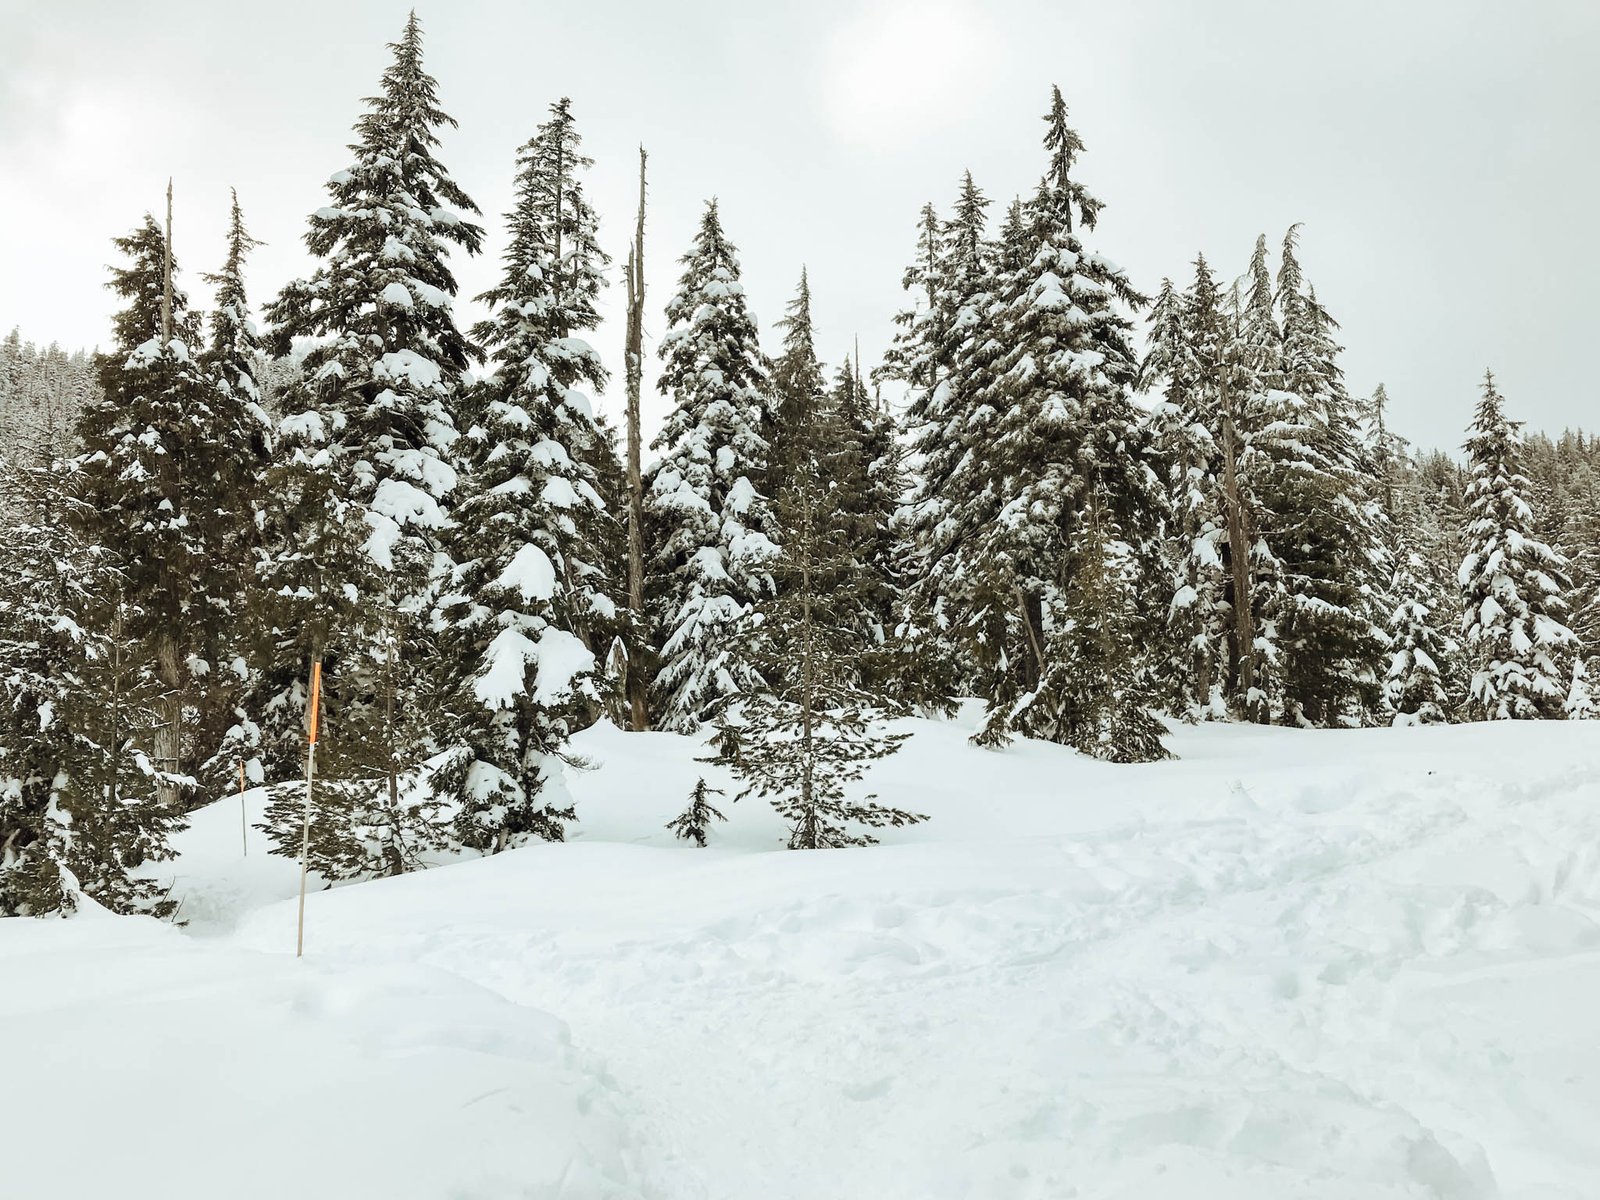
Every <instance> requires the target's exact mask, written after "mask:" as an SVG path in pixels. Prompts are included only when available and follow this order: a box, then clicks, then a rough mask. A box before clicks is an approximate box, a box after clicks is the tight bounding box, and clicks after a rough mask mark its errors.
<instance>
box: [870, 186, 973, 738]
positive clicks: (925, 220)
mask: <svg viewBox="0 0 1600 1200" xmlns="http://www.w3.org/2000/svg"><path fill="white" fill-rule="evenodd" d="M967 178H968V191H970V192H973V193H975V192H976V188H974V187H972V186H971V184H970V180H971V176H970V174H969V175H968V177H967ZM985 203H987V202H982V203H979V204H975V205H972V206H970V208H969V211H975V212H976V215H977V218H978V219H979V220H980V222H981V217H982V209H983V204H985ZM980 233H981V227H980ZM950 265H952V264H951V262H950V261H948V260H947V247H946V244H945V225H944V223H943V222H941V221H940V220H939V216H938V213H937V212H936V211H935V210H934V207H933V205H931V204H926V205H924V206H923V208H922V212H921V214H920V215H919V218H918V222H917V246H916V256H915V258H914V260H913V261H912V264H911V265H910V266H909V267H908V268H907V269H906V272H905V275H904V277H903V278H902V280H901V286H902V288H903V289H904V290H905V292H906V293H907V295H908V304H909V306H908V307H907V308H904V309H902V310H901V311H900V312H899V313H897V314H896V316H895V323H896V325H897V326H898V327H899V328H898V329H897V331H896V333H895V337H894V342H893V344H892V345H891V346H890V348H889V351H888V353H887V354H886V355H885V356H884V361H883V363H882V364H881V365H880V366H879V368H878V369H877V370H876V371H875V372H874V373H873V379H874V380H875V381H877V382H879V383H882V382H884V381H889V382H893V383H899V384H903V385H904V386H905V388H906V396H907V400H906V409H907V415H906V420H905V430H904V431H905V433H906V435H907V440H908V441H909V442H910V443H912V444H911V446H910V447H909V449H907V448H902V446H901V445H900V441H899V432H900V431H898V430H896V431H894V432H893V433H892V434H891V447H890V448H887V449H886V451H885V454H886V457H885V458H884V459H883V460H882V461H883V462H884V463H885V464H887V465H886V467H885V468H884V470H886V471H890V472H892V473H893V475H894V476H896V477H898V478H896V479H895V480H894V482H893V486H894V488H895V494H896V508H895V510H894V515H893V517H892V518H891V522H890V526H889V528H890V531H891V532H892V534H893V535H894V540H895V550H894V556H895V567H896V569H895V571H894V575H895V576H896V578H897V588H896V590H897V595H896V598H895V601H894V605H893V612H892V619H891V624H890V627H889V636H888V640H887V644H886V647H885V650H884V653H883V655H882V658H881V660H880V662H879V664H878V670H879V673H880V676H881V678H882V681H883V682H884V684H885V685H886V686H888V687H890V688H891V689H892V690H893V692H894V694H895V695H898V696H901V697H904V698H905V701H906V703H907V704H908V705H909V706H911V707H912V708H915V709H918V710H921V711H925V712H933V713H938V712H943V713H948V712H951V711H953V710H954V706H955V697H956V695H957V694H958V693H959V691H960V690H961V686H962V683H963V679H962V668H961V666H960V665H959V662H958V655H957V652H956V650H955V647H954V645H953V644H952V640H951V637H950V623H949V621H948V619H947V618H946V615H945V612H944V599H943V596H942V595H941V594H940V591H939V588H938V587H937V584H936V582H935V580H934V579H933V571H932V566H933V564H931V563H930V562H929V561H928V557H927V556H928V553H929V552H930V551H931V549H932V547H933V544H934V543H933V537H932V534H933V529H934V527H935V524H936V509H935V508H934V507H933V505H932V503H931V502H932V501H933V499H934V490H933V488H931V487H929V486H927V485H926V484H925V483H924V482H923V481H924V480H925V479H926V478H927V477H928V476H929V475H930V473H931V474H938V473H939V472H940V469H941V468H940V467H939V466H938V465H937V464H936V465H935V466H933V467H932V468H929V467H928V464H927V455H928V451H929V450H930V449H933V448H935V447H937V446H938V445H939V443H938V439H937V429H938V426H939V422H940V419H941V414H942V412H943V409H944V407H945V406H946V403H947V400H948V387H947V379H948V374H949V368H950V363H949V361H948V357H947V356H948V353H949V345H950V343H949V340H948V336H947V330H946V322H947V320H948V318H949V316H950V300H951V295H952V293H951V291H950V289H949V287H948V286H947V280H946V278H945V274H944V272H945V270H946V269H947V267H949V266H950ZM888 455H892V458H893V461H892V463H891V461H890V458H889V457H887V456H888ZM887 479H888V476H886V480H887Z"/></svg>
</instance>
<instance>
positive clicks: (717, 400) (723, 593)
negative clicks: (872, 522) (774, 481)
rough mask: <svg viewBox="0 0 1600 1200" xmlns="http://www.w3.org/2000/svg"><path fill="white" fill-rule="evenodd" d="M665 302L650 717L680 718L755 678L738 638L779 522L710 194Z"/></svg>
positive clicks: (760, 399) (752, 353) (754, 345)
mask: <svg viewBox="0 0 1600 1200" xmlns="http://www.w3.org/2000/svg"><path fill="white" fill-rule="evenodd" d="M683 262H684V273H683V278H682V280H681V282H680V284H679V288H678V292H677V295H675V296H674V297H673V299H672V301H671V302H670V303H669V304H668V305H667V319H668V321H669V323H670V324H669V328H668V330H667V333H666V335H665V336H664V337H663V338H662V341H661V354H662V357H663V359H664V360H665V369H664V370H663V372H662V375H661V387H662V389H663V390H664V391H666V392H668V393H669V394H670V395H671V396H672V398H673V409H672V412H671V413H670V414H669V415H668V417H667V421H666V424H665V425H664V426H663V427H662V430H661V432H660V434H658V435H657V437H656V440H655V442H654V446H655V448H656V449H657V450H659V451H660V453H661V458H660V461H659V462H658V464H657V466H656V468H655V471H654V474H653V475H652V477H651V479H650V484H649V495H648V497H647V508H648V516H649V522H650V524H651V525H652V526H653V528H654V531H655V535H656V536H655V539H654V540H655V545H656V551H655V554H654V558H653V561H652V564H651V576H650V579H649V581H648V582H649V589H648V591H649V607H650V612H651V617H652V623H653V624H654V625H655V627H656V629H657V630H658V644H659V646H660V662H661V667H660V670H659V672H658V673H657V675H656V680H655V686H656V691H657V692H658V694H659V697H660V700H659V707H658V708H657V712H658V713H659V717H658V720H657V723H658V725H659V727H661V728H664V729H675V730H679V731H688V730H692V729H693V728H694V727H695V726H696V725H697V724H698V723H699V722H701V721H702V720H705V719H706V718H707V717H708V716H710V715H711V713H712V711H713V710H714V709H715V707H716V706H717V705H718V703H719V702H720V701H721V700H722V699H723V698H724V697H727V696H730V695H734V694H737V693H742V692H747V691H750V690H752V689H754V688H758V687H760V686H761V677H760V675H759V673H758V672H757V671H756V669H755V668H754V666H752V665H751V663H750V662H749V661H747V660H746V659H745V658H744V657H743V656H742V654H741V652H740V651H739V649H738V647H739V646H740V645H742V644H743V643H744V642H745V641H746V640H747V639H745V638H744V637H743V636H742V635H743V634H744V633H745V632H746V631H747V630H748V628H749V626H750V624H751V622H752V621H753V620H754V616H755V612H756V605H757V604H759V603H760V601H761V600H762V599H764V598H765V597H767V596H769V595H770V594H771V592H772V587H773V581H772V567H771V563H772V559H773V558H774V556H775V555H776V553H777V547H776V544H775V543H776V537H775V535H776V533H777V525H776V523H775V521H774V519H773V516H772V513H771V510H770V507H769V504H768V501H767V499H766V497H764V496H763V495H762V494H761V492H760V491H759V484H760V482H761V481H762V480H764V479H765V478H766V476H767V471H768V463H769V458H768V455H769V447H768V444H767V439H766V437H765V436H764V433H763V430H765V429H768V428H770V425H771V411H772V401H771V392H770V383H769V380H768V376H767V369H766V363H765V359H764V357H763V356H762V354H761V349H760V346H759V343H758V341H757V336H756V324H755V318H754V317H753V316H751V314H750V311H749V308H748V307H747V305H746V303H745V296H744V287H743V285H742V284H741V283H740V282H739V262H738V259H737V257H736V252H735V250H734V247H733V246H732V245H731V244H730V243H729V242H728V240H727V238H726V236H725V235H724V234H723V231H722V221H721V218H720V216H719V215H718V212H717V206H716V202H715V201H712V202H711V203H710V204H708V205H707V206H706V211H705V215H704V217H703V218H702V220H701V223H700V230H699V233H698V234H697V235H696V237H695V241H694V245H693V246H692V247H691V248H690V251H689V253H688V254H687V255H685V257H684V259H683Z"/></svg>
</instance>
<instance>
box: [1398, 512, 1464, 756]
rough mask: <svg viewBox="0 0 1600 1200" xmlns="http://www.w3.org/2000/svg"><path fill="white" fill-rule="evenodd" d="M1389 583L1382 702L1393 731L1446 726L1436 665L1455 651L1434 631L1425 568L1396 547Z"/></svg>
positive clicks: (1446, 704)
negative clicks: (1390, 610) (1386, 664)
mask: <svg viewBox="0 0 1600 1200" xmlns="http://www.w3.org/2000/svg"><path fill="white" fill-rule="evenodd" d="M1394 563H1395V566H1394V578H1393V579H1392V581H1391V582H1390V585H1389V588H1388V592H1389V596H1390V602H1391V603H1392V604H1393V605H1394V611H1393V613H1392V614H1391V615H1390V618H1389V628H1388V635H1389V656H1390V657H1389V670H1388V674H1387V675H1386V676H1385V678H1384V684H1383V697H1384V703H1385V705H1386V706H1387V707H1388V709H1389V711H1390V712H1392V713H1393V714H1394V716H1393V718H1392V722H1391V723H1392V724H1394V725H1435V724H1442V723H1443V722H1445V721H1446V720H1448V719H1449V718H1448V714H1449V712H1450V700H1449V696H1448V695H1447V694H1446V692H1445V687H1444V679H1443V672H1442V670H1441V664H1442V663H1444V662H1446V656H1447V655H1448V654H1450V653H1451V652H1452V651H1453V650H1454V649H1455V647H1454V646H1453V645H1452V644H1451V642H1450V639H1449V638H1448V637H1446V636H1445V635H1444V633H1443V632H1442V631H1441V630H1440V629H1439V628H1438V626H1437V624H1436V617H1435V611H1434V604H1433V596H1432V594H1431V591H1432V589H1430V588H1429V587H1428V585H1427V573H1428V566H1427V563H1426V562H1425V561H1424V559H1423V558H1422V556H1421V555H1420V554H1419V553H1417V552H1416V551H1415V550H1413V549H1412V548H1411V545H1410V544H1409V542H1408V541H1402V542H1401V544H1400V547H1399V548H1398V550H1397V551H1396V553H1395V556H1394Z"/></svg>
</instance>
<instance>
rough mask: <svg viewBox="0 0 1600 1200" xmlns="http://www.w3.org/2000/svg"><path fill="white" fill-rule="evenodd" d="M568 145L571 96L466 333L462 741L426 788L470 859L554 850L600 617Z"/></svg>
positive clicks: (458, 637)
mask: <svg viewBox="0 0 1600 1200" xmlns="http://www.w3.org/2000/svg"><path fill="white" fill-rule="evenodd" d="M579 146H580V144H579V141H578V137H577V133H576V131H575V130H574V128H573V124H572V114H571V107H570V102H569V101H567V100H565V99H563V100H561V101H558V102H557V103H556V104H554V105H552V106H551V109H550V119H549V120H548V121H546V122H545V123H544V124H543V125H541V126H540V127H539V129H538V131H537V132H536V133H535V135H534V137H533V138H532V139H531V140H530V141H529V142H527V144H525V145H524V146H523V147H522V150H521V151H520V152H519V155H518V160H517V161H518V174H517V182H516V206H515V208H514V210H513V211H512V212H511V213H509V214H508V215H507V222H508V225H509V227H510V231H511V240H510V245H509V247H508V249H507V251H506V254H505V271H504V274H503V276H502V278H501V281H500V283H499V284H498V286H496V287H495V288H494V289H492V290H491V291H489V292H487V293H485V294H484V296H483V297H482V300H483V301H484V302H485V303H486V304H488V305H489V306H490V309H491V311H492V313H493V315H492V317H491V319H490V320H488V321H485V322H484V323H483V324H482V325H480V326H479V327H478V328H477V329H475V330H474V333H475V335H476V336H477V338H478V340H479V341H480V342H481V343H482V344H483V345H484V346H485V347H486V348H487V349H488V352H489V358H490V361H491V362H492V364H493V367H494V370H493V373H492V374H491V375H490V376H489V377H488V378H487V379H486V380H485V381H484V383H483V385H482V386H481V387H480V388H479V389H478V391H477V393H476V395H475V396H474V403H473V408H474V411H475V412H476V413H477V414H478V419H477V421H476V423H475V424H474V425H473V426H472V428H471V429H470V430H469V431H468V432H467V436H466V438H465V439H464V441H465V443H466V446H467V452H466V455H465V460H466V463H467V468H466V483H465V486H464V488H463V493H464V494H463V496H462V498H461V500H460V503H459V505H458V507H457V510H456V523H455V538H454V543H455V544H454V550H455V557H456V560H457V562H458V563H459V566H458V568H457V572H456V576H455V579H454V580H453V588H452V590H453V592H454V593H455V594H454V595H453V596H452V597H451V599H449V600H448V601H447V603H446V604H445V606H444V613H445V616H446V619H447V621H448V623H449V624H448V629H447V632H446V634H445V638H444V645H445V649H446V652H447V654H448V656H449V657H450V658H451V660H452V661H453V662H454V663H455V664H456V667H457V670H458V671H459V672H460V675H461V677H460V678H459V680H458V681H457V683H456V692H457V696H456V708H457V709H458V711H459V714H460V716H459V731H460V734H461V736H462V739H463V743H462V745H461V746H460V747H459V748H458V749H456V750H455V751H454V752H453V753H452V755H451V759H450V762H449V765H448V767H447V768H446V769H445V770H443V771H442V772H441V776H440V788H441V790H444V791H448V792H449V793H451V794H453V795H455V796H457V797H458V798H459V811H458V816H457V817H456V821H455V836H456V838H457V839H458V840H459V841H460V842H461V843H462V844H463V845H466V846H469V847H473V848H476V849H493V850H500V849H503V848H504V847H505V846H507V845H512V844H515V843H516V842H517V841H519V840H523V839H525V838H527V837H530V836H533V837H540V838H545V839H547V840H554V841H560V840H561V839H562V837H563V829H564V822H566V821H569V820H572V819H573V817H574V813H573V810H572V800H571V797H570V796H568V795H567V792H566V786H565V783H564V781H563V778H562V770H561V764H562V758H563V746H564V744H565V741H566V738H567V735H568V733H569V732H570V731H571V729H572V728H573V726H574V725H575V724H577V723H578V722H579V721H580V720H581V719H582V718H583V717H584V716H586V715H587V712H588V710H589V709H590V708H592V706H593V705H594V704H595V703H596V701H597V687H596V671H597V664H596V657H597V656H596V650H597V649H600V650H603V649H604V646H603V645H599V644H597V643H598V642H599V638H597V637H596V632H597V629H598V628H601V627H606V626H609V625H610V624H611V623H612V622H613V620H614V617H615V605H614V603H613V601H612V600H611V597H610V595H609V587H610V580H609V578H608V571H609V567H610V565H611V563H610V562H609V561H608V555H607V554H606V551H605V547H604V546H602V545H601V544H599V543H598V541H597V535H598V534H599V533H600V532H602V530H603V529H604V528H605V527H606V526H607V525H609V526H614V525H615V521H614V520H613V519H612V518H611V517H610V515H609V514H608V513H607V512H606V511H605V503H604V501H603V500H602V497H601V489H602V487H603V484H602V481H601V479H600V476H599V473H598V471H597V469H596V461H597V459H598V458H600V457H601V455H602V453H609V452H610V451H609V443H608V442H606V441H605V439H604V438H603V436H602V433H601V431H600V428H599V427H598V425H597V424H596V422H595V419H594V416H593V409H592V407H591V405H590V401H589V398H588V396H587V395H586V394H585V393H584V391H583V390H581V389H584V388H588V389H594V390H598V389H600V388H603V387H604V386H605V382H606V372H605V369H604V367H602V366H601V364H600V360H599V356H598V355H597V354H596V353H595V352H594V350H593V349H592V348H590V347H589V345H588V344H587V343H586V342H584V341H582V340H580V339H579V338H577V337H576V336H574V335H575V334H576V333H577V332H580V331H583V330H587V329H590V328H592V327H593V326H594V324H595V323H596V322H597V321H598V314H597V313H596V311H595V307H594V302H595V297H596V295H597V294H598V292H599V289H600V286H601V274H600V267H601V265H602V264H603V261H604V260H603V258H602V257H601V256H600V253H599V250H598V245H597V242H596V238H595V218H594V215H593V213H592V211H591V210H590V209H589V208H588V206H587V203H586V202H585V200H584V198H583V193H582V189H581V186H580V183H579V176H578V171H579V170H580V169H582V168H583V167H586V166H587V165H588V162H589V160H588V159H587V158H585V157H584V156H583V155H582V153H581V151H580V148H579ZM602 444H604V445H605V450H604V451H602V449H601V446H602ZM617 484H618V481H616V480H613V488H615V487H616V486H617ZM607 490H613V489H607ZM613 549H619V547H616V546H613Z"/></svg>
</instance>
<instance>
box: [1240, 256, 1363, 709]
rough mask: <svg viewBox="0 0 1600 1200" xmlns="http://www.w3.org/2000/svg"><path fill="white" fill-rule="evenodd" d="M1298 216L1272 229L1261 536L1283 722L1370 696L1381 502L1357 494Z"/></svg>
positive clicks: (1352, 439)
mask: <svg viewBox="0 0 1600 1200" xmlns="http://www.w3.org/2000/svg"><path fill="white" fill-rule="evenodd" d="M1296 238H1298V227H1291V229H1290V230H1288V234H1286V235H1285V238H1283V253H1282V259H1280V269H1278V285H1277V304H1278V310H1280V314H1282V330H1283V352H1282V366H1283V398H1282V400H1280V413H1278V421H1280V422H1282V424H1285V426H1288V427H1290V429H1293V430H1294V432H1293V437H1282V435H1278V437H1277V450H1278V456H1277V458H1278V472H1277V480H1275V483H1277V486H1275V498H1274V514H1272V522H1270V528H1269V530H1267V536H1269V541H1270V544H1272V546H1274V552H1275V558H1277V562H1278V566H1280V571H1282V581H1283V605H1282V616H1280V621H1278V626H1277V632H1278V646H1280V653H1282V654H1283V659H1285V661H1283V670H1282V680H1283V701H1282V704H1283V710H1282V717H1283V720H1286V722H1293V723H1301V725H1349V723H1360V722H1362V720H1363V718H1365V717H1366V715H1368V714H1370V712H1373V710H1374V707H1376V704H1378V662H1379V659H1381V646H1382V635H1381V632H1379V627H1378V622H1379V621H1381V618H1382V613H1381V600H1379V597H1381V594H1382V586H1384V582H1386V579H1384V578H1382V574H1381V573H1382V570H1384V566H1386V555H1384V550H1382V538H1381V533H1379V528H1381V523H1382V520H1384V517H1382V510H1381V507H1379V506H1378V502H1376V501H1374V499H1373V498H1371V496H1370V494H1368V485H1370V480H1371V478H1373V467H1371V464H1370V461H1366V459H1365V458H1363V456H1362V451H1360V442H1358V434H1357V422H1355V413H1354V405H1352V402H1350V397H1349V395H1347V392H1346V389H1344V382H1342V373H1341V371H1339V366H1338V362H1336V357H1338V352H1339V347H1338V346H1336V344H1334V341H1333V328H1336V326H1334V323H1333V320H1331V318H1330V317H1328V314H1326V310H1325V309H1323V307H1322V306H1320V304H1318V302H1317V294H1315V290H1307V288H1304V278H1302V274H1301V269H1299V262H1298V259H1296V253H1294V251H1296Z"/></svg>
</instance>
